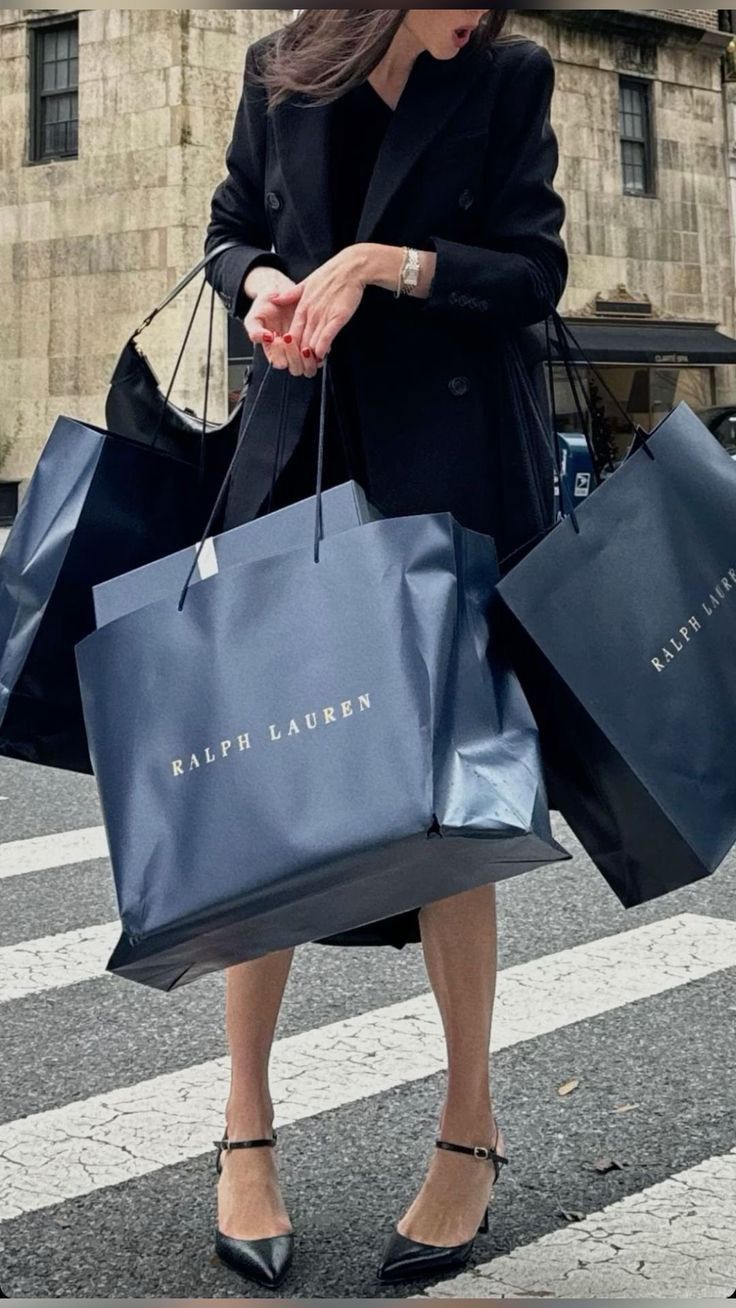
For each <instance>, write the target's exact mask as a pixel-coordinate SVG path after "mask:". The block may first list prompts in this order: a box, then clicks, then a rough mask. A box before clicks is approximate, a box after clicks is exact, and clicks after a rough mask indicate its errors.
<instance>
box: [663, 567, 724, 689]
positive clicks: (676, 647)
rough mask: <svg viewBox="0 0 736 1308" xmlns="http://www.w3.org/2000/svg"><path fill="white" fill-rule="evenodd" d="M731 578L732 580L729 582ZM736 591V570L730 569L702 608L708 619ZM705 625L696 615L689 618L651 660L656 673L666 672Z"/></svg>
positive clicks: (704, 601) (703, 602)
mask: <svg viewBox="0 0 736 1308" xmlns="http://www.w3.org/2000/svg"><path fill="white" fill-rule="evenodd" d="M729 578H730V580H729ZM732 590H736V568H729V569H728V575H727V576H725V577H721V579H720V581H719V582H717V583H716V585H715V586H714V588H713V590H712V591H711V593H710V595H709V596H708V599H707V600H703V601H702V603H701V605H700V608H701V611H702V613H703V614H704V615H705V617H706V618H712V617H713V614H714V613H715V611H716V609H718V608H720V606H721V604H722V602H723V600H725V599H726V597H727V595H728V594H729V592H730V591H732ZM702 629H703V624H702V621H700V620H699V619H698V618H696V617H695V614H693V615H692V617H689V618H688V620H687V622H686V623H685V624H684V625H683V626H682V627H680V628H679V630H678V632H677V635H676V636H672V637H671V638H670V640H669V641H668V642H667V643H666V644H665V645H663V646H662V651H661V653H660V654H658V655H657V656H656V657H655V658H653V659H650V660H649V661H650V663H651V665H652V667H653V668H654V670H655V672H664V670H665V668H667V667H668V666H669V664H670V663H674V661H675V659H676V658H677V655H678V654H681V653H682V651H683V650H684V649H685V646H686V645H689V644H690V641H691V640H692V638H693V635H695V634H696V633H697V632H698V631H702Z"/></svg>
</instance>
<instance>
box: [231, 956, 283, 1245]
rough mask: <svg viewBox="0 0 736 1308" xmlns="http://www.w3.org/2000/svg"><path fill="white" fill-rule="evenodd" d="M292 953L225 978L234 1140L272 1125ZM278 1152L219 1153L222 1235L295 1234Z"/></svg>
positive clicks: (264, 1132) (265, 1132) (255, 1136)
mask: <svg viewBox="0 0 736 1308" xmlns="http://www.w3.org/2000/svg"><path fill="white" fill-rule="evenodd" d="M293 952H294V951H293V950H292V949H283V950H279V951H278V952H277V953H273V954H267V955H266V956H265V958H257V959H254V960H253V962H250V963H241V964H239V966H237V967H231V968H228V971H227V974H226V1020H227V1038H228V1045H229V1047H230V1058H231V1072H230V1095H229V1098H228V1101H227V1107H226V1110H225V1120H226V1122H227V1133H228V1136H229V1138H230V1139H231V1140H260V1139H263V1138H265V1137H268V1136H270V1134H271V1131H272V1128H273V1104H272V1102H271V1093H270V1090H269V1085H268V1063H269V1057H270V1054H271V1046H272V1044H273V1036H274V1031H275V1030H276V1022H277V1020H278V1016H279V1010H280V1008H281V1000H282V998H283V994H284V989H285V986H286V981H287V978H288V976H289V968H290V966H291V960H292V956H293ZM275 1154H276V1151H275V1150H273V1149H233V1150H232V1151H231V1152H229V1153H228V1152H226V1153H223V1154H222V1174H221V1176H220V1180H219V1184H218V1226H219V1228H220V1230H221V1231H222V1233H223V1235H230V1236H232V1237H233V1238H234V1239H240V1240H260V1239H262V1238H264V1237H266V1236H270V1235H285V1234H286V1233H287V1232H289V1231H290V1230H291V1224H290V1222H289V1217H288V1214H287V1212H286V1208H285V1206H284V1201H283V1199H282V1197H281V1191H280V1189H279V1182H278V1172H277V1167H276V1157H275Z"/></svg>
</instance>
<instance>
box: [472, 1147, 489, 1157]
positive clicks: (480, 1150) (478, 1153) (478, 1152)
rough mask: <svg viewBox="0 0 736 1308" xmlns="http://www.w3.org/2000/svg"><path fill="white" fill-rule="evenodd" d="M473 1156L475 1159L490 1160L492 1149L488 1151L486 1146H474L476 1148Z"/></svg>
mask: <svg viewBox="0 0 736 1308" xmlns="http://www.w3.org/2000/svg"><path fill="white" fill-rule="evenodd" d="M473 1155H474V1157H475V1158H486V1159H488V1158H490V1156H491V1151H490V1149H487V1148H486V1146H485V1145H474V1146H473Z"/></svg>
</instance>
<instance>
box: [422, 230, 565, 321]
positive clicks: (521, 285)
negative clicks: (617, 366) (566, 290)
mask: <svg viewBox="0 0 736 1308" xmlns="http://www.w3.org/2000/svg"><path fill="white" fill-rule="evenodd" d="M429 244H430V246H432V247H433V248H434V250H435V252H436V254H437V263H436V265H435V273H434V277H433V279H432V282H431V283H430V286H429V294H428V295H427V297H426V299H425V300H424V307H425V309H426V310H427V311H428V312H430V313H431V312H432V311H434V310H441V311H449V312H451V313H452V314H454V315H456V316H457V317H458V318H461V319H463V320H465V321H467V322H470V323H476V324H482V325H484V326H488V327H489V328H490V329H491V330H496V329H498V328H502V327H525V326H528V325H529V324H531V323H537V322H541V321H542V320H543V319H544V318H546V317H547V314H548V313H549V312H550V308H551V306H552V305H553V304H556V303H557V300H558V299H559V296H560V295H561V294H562V285H563V284H564V283H563V282H560V278H559V277H558V276H557V275H556V274H555V270H554V267H553V266H552V256H551V255H550V256H547V257H544V256H542V255H541V254H540V253H539V252H537V254H536V257H535V256H533V255H532V254H531V252H530V253H529V254H528V255H525V254H522V253H521V252H520V251H511V250H492V249H488V248H487V247H486V246H478V245H464V244H463V243H462V242H460V241H448V240H446V239H445V238H444V237H442V236H430V238H429ZM547 265H549V268H548V267H547ZM558 282H560V285H559V288H557V283H558Z"/></svg>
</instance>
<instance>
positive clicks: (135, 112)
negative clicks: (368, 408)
mask: <svg viewBox="0 0 736 1308" xmlns="http://www.w3.org/2000/svg"><path fill="white" fill-rule="evenodd" d="M53 12H54V11H49V10H45V11H35V10H21V9H6V10H3V11H2V12H0V61H1V62H2V69H3V77H2V81H1V82H0V294H2V298H3V306H4V309H3V313H2V315H1V316H0V394H2V396H3V405H2V410H1V411H0V476H5V477H20V478H26V477H27V476H28V475H29V474H30V471H31V470H32V468H33V466H34V464H35V460H36V458H37V456H38V453H39V451H40V449H41V447H42V445H43V443H44V441H45V439H46V437H47V435H48V432H49V430H50V427H51V425H52V423H53V421H54V419H55V417H56V415H57V414H59V413H68V414H71V415H73V416H78V417H81V418H84V419H86V420H87V421H91V422H94V423H102V422H103V420H104V399H105V394H106V391H107V384H108V381H109V377H110V374H111V371H112V369H113V367H114V364H115V361H116V359H117V357H118V355H119V352H120V350H121V348H122V346H123V345H124V343H125V341H126V340H127V338H128V336H129V335H130V333H131V332H132V331H133V330H134V329H135V327H136V326H137V325H138V323H139V322H140V321H141V319H142V318H143V317H145V315H146V314H147V313H148V312H149V310H150V309H152V308H153V307H154V305H155V304H156V303H157V302H158V301H159V299H160V298H161V297H162V296H163V295H164V293H165V292H166V291H167V290H168V289H169V288H170V287H171V286H172V285H173V284H174V283H175V281H176V280H177V279H178V277H180V276H181V275H182V273H183V272H185V271H186V269H187V268H188V267H189V266H190V265H191V264H192V263H194V262H195V261H196V260H197V259H198V258H199V257H200V256H201V253H202V241H203V236H204V228H205V226H206V222H207V218H208V211H209V199H210V196H211V193H212V190H213V188H214V186H215V185H216V183H217V182H218V181H219V180H220V178H221V177H222V176H223V174H224V151H225V147H226V145H227V143H228V140H229V134H230V129H231V127H232V122H233V117H234V113H235V107H236V105H237V101H238V96H239V93H240V86H241V81H242V74H243V62H244V56H245V50H246V47H247V45H248V44H249V42H250V41H251V40H253V39H255V37H257V36H258V35H260V34H261V33H263V32H266V31H270V30H272V29H273V28H275V27H277V26H279V25H280V24H281V23H282V22H283V21H284V18H285V15H286V13H288V14H290V13H291V11H284V10H276V9H272V10H267V9H266V10H255V9H232V10H222V11H220V10H206V9H205V10H202V9H199V10H198V9H179V10H172V9H142V10H135V11H133V10H118V9H108V10H104V9H87V10H82V11H80V13H79V56H80V57H79V119H80V121H79V157H78V158H75V159H66V160H59V161H55V162H49V163H41V164H34V163H30V164H29V163H28V162H27V150H26V133H27V121H28V112H27V96H28V73H29V53H28V52H29V43H28V32H27V25H26V22H25V21H24V20H25V19H26V18H27V17H31V16H33V15H34V14H41V13H46V14H48V13H53ZM200 280H201V279H200ZM195 294H196V291H194V289H191V293H190V289H189V288H188V290H187V291H186V292H183V293H182V295H181V296H180V297H179V299H178V300H177V301H174V303H173V304H172V305H171V306H170V307H169V308H167V309H166V310H165V311H164V312H163V313H162V314H161V316H160V318H158V319H156V321H155V322H154V323H153V324H152V325H151V327H150V328H149V329H147V330H146V332H145V333H144V334H143V336H142V337H141V343H142V346H143V349H144V351H145V353H146V355H147V356H148V357H149V359H150V361H151V363H152V365H153V367H154V369H155V371H156V372H157V374H158V375H159V377H160V379H161V382H162V385H163V386H164V387H165V386H166V384H167V383H168V380H169V377H168V374H167V369H170V368H171V367H172V366H173V363H174V361H175V359H176V355H177V353H178V347H179V345H180V343H181V340H182V337H183V334H184V330H185V327H186V322H187V321H188V317H189V313H190V312H191V307H192V305H193V302H194V295H195ZM208 296H209V288H208V290H207V293H206V295H205V296H203V299H202V302H201V304H200V312H199V315H198V327H197V329H196V330H195V333H194V334H193V337H192V338H191V344H192V349H191V352H190V353H188V354H187V356H185V358H186V362H185V363H184V364H183V365H182V371H181V382H182V384H181V386H179V385H178V383H177V387H176V389H175V390H174V392H173V398H174V399H175V400H176V401H177V402H178V403H182V404H190V405H191V406H192V407H194V408H195V409H196V410H197V412H201V407H202V398H203V371H204V369H203V361H204V355H203V351H202V349H201V348H200V347H201V343H202V339H203V337H205V332H206V320H207V313H208ZM215 321H216V324H217V329H216V337H215V361H216V371H215V373H214V376H213V385H214V392H213V393H211V398H210V406H212V407H211V408H210V412H212V413H213V416H216V417H218V418H219V419H222V418H223V417H224V416H225V406H226V377H225V372H224V369H223V364H224V360H225V353H226V350H225V332H226V321H225V315H224V312H220V313H217V314H216V319H215ZM3 455H5V457H4V459H3Z"/></svg>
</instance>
